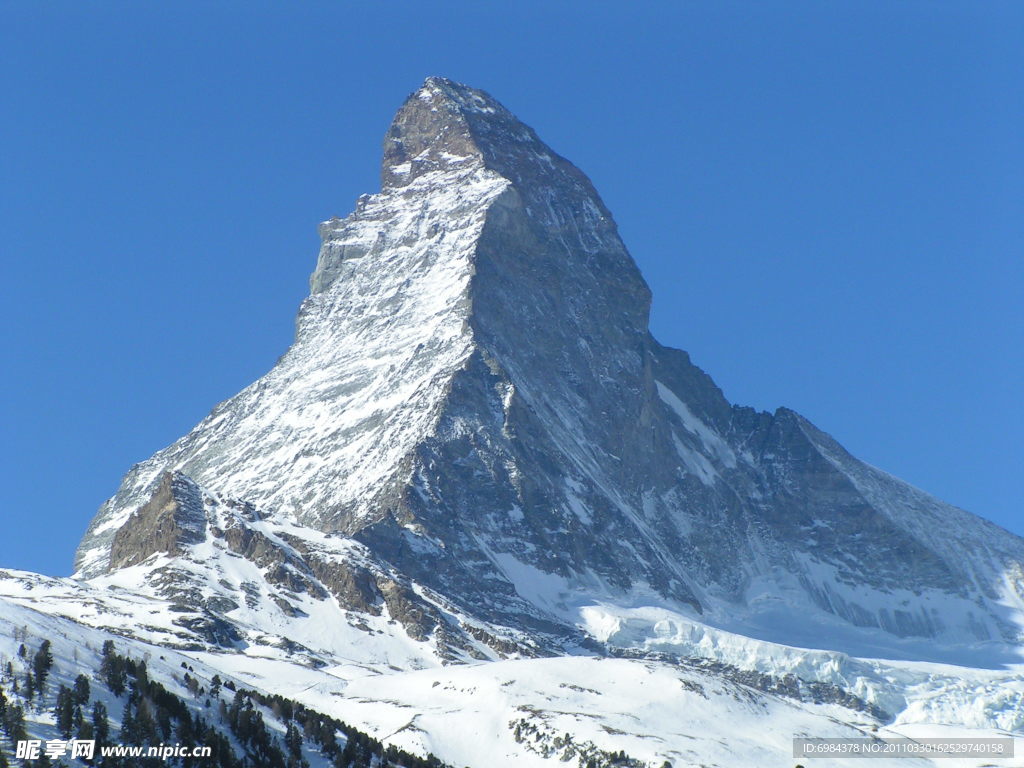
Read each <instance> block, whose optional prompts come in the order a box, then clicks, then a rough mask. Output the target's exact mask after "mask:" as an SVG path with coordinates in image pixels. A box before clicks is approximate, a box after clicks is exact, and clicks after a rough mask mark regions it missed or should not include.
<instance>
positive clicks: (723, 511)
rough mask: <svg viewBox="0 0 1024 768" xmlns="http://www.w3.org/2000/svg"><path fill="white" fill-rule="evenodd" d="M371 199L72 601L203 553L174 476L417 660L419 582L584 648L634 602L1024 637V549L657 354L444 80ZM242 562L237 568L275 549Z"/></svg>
mask: <svg viewBox="0 0 1024 768" xmlns="http://www.w3.org/2000/svg"><path fill="white" fill-rule="evenodd" d="M382 184H383V186H382V191H381V192H380V193H379V194H377V195H372V196H364V197H362V198H360V200H359V201H358V203H357V207H356V210H355V211H354V212H353V213H352V214H351V215H350V216H349V217H347V218H345V219H332V220H330V221H328V222H326V223H325V224H323V225H322V226H321V235H322V238H323V246H322V248H321V251H320V256H319V260H318V263H317V268H316V271H315V272H314V273H313V275H312V278H311V281H310V284H311V289H312V293H311V295H310V296H309V297H308V298H307V299H306V300H305V301H304V302H303V305H302V307H301V309H300V313H299V318H298V328H297V334H296V340H295V343H294V344H293V346H292V347H291V348H290V349H289V350H288V352H287V354H286V355H285V356H284V357H283V358H282V359H281V361H280V362H279V363H278V365H277V366H276V367H275V368H274V369H273V370H272V371H270V372H269V373H268V374H267V375H266V376H264V377H263V378H262V379H260V380H259V381H257V382H256V383H254V384H253V385H251V386H250V387H248V388H246V389H245V390H244V391H242V392H241V393H240V394H239V395H237V396H236V397H234V398H232V399H230V400H228V401H226V402H225V403H222V404H221V405H219V406H217V408H215V409H214V411H213V412H212V413H211V414H210V416H209V417H207V419H205V420H204V421H203V422H202V423H200V424H199V425H198V426H197V427H196V428H195V429H194V430H193V431H192V432H190V433H189V434H188V435H186V436H185V437H183V438H181V439H180V440H179V441H177V442H176V443H174V444H173V445H171V446H170V447H168V448H166V449H164V450H163V451H160V452H159V453H158V454H156V455H155V456H154V457H153V458H151V459H149V460H148V461H145V462H143V463H142V464H140V465H137V466H136V467H135V468H133V469H132V471H131V472H130V473H129V474H128V475H127V476H126V478H125V479H124V481H123V483H122V485H121V488H120V489H119V491H118V492H117V494H116V495H115V496H114V497H113V498H112V499H111V500H110V501H108V502H107V504H105V505H104V506H103V508H102V509H101V510H100V512H99V514H98V515H97V517H96V518H95V519H94V521H93V523H92V525H91V526H90V528H89V531H88V532H87V534H86V536H85V538H84V539H83V541H82V544H81V547H80V549H79V552H78V557H77V562H76V564H77V568H78V573H79V575H80V576H84V577H89V576H94V575H97V574H100V573H103V572H105V571H107V570H108V569H111V568H118V567H121V566H124V565H127V564H131V563H135V562H139V561H140V560H142V559H144V558H145V557H147V556H148V555H149V554H151V553H153V552H156V551H161V552H171V551H173V546H175V543H174V542H176V541H178V540H179V539H180V536H181V535H183V532H184V531H185V530H186V527H182V526H181V525H179V524H175V525H179V527H181V531H180V532H179V531H177V529H176V528H174V526H173V525H171V524H170V523H168V524H167V526H170V527H165V528H160V524H159V523H157V522H156V518H157V517H158V516H159V515H158V514H157V512H156V511H155V509H156V508H155V507H152V505H153V504H154V503H155V501H156V498H157V497H159V498H163V497H161V496H160V491H159V490H158V491H157V497H154V501H152V502H149V503H148V504H147V503H146V499H147V498H148V497H149V496H150V495H151V494H152V493H153V488H154V487H156V486H158V485H159V487H160V488H163V485H160V483H161V482H162V481H161V480H160V478H161V473H162V472H164V470H165V469H166V468H173V469H176V470H179V471H181V472H184V473H187V474H188V475H189V476H191V477H193V478H195V480H196V481H197V482H198V483H200V484H201V485H202V486H203V487H204V488H208V489H210V491H211V492H214V493H218V494H223V495H225V496H230V497H233V498H237V499H244V500H245V501H246V502H249V503H251V504H254V505H256V506H257V507H259V509H260V510H262V511H263V513H264V514H267V515H270V516H274V517H276V518H279V519H281V520H293V521H297V522H298V523H299V524H301V525H303V526H307V527H309V528H310V529H314V530H317V531H321V532H327V533H336V534H339V535H342V536H345V537H351V538H352V539H354V540H355V541H357V542H360V543H361V544H362V545H365V547H366V548H367V549H368V551H370V552H372V553H373V556H374V557H375V558H378V559H379V564H380V565H379V568H378V570H377V571H376V572H375V574H374V575H371V574H370V573H368V572H366V571H364V570H361V569H360V568H359V567H352V566H351V565H346V564H344V563H342V562H337V561H331V562H330V563H325V562H317V561H316V558H315V556H314V555H311V554H310V553H309V552H305V553H303V552H298V551H297V550H296V554H295V557H297V558H298V560H299V561H301V562H300V563H291V564H290V565H289V566H288V568H289V570H288V571H287V573H282V574H279V576H280V578H282V579H284V578H285V576H289V578H291V577H292V576H294V578H296V579H298V581H297V582H295V583H294V584H292V585H291V587H290V588H291V589H293V590H294V589H299V588H300V586H301V584H302V578H305V577H303V576H302V574H303V573H304V572H306V573H308V574H313V575H314V576H315V577H316V580H317V581H318V583H320V584H323V585H326V587H325V588H326V589H329V590H330V592H331V593H332V594H334V595H335V596H336V597H337V598H338V599H339V601H342V602H344V603H346V604H348V605H351V606H353V607H354V608H358V609H359V610H362V611H367V612H371V613H372V612H373V611H375V610H380V606H381V605H387V606H388V610H389V613H390V614H391V615H394V616H396V617H398V618H400V619H401V620H402V622H403V624H405V625H406V626H408V627H411V628H412V629H410V632H412V633H414V634H417V633H418V636H421V637H425V636H427V635H429V634H431V633H434V632H437V631H438V629H439V628H443V627H444V626H445V621H444V619H443V617H442V616H441V615H440V614H439V613H437V612H436V610H435V609H433V608H431V607H429V605H426V604H424V603H423V601H422V600H421V599H418V598H417V597H416V594H415V591H413V590H412V588H411V587H410V586H409V585H408V584H406V583H405V582H404V581H403V580H404V579H409V580H411V582H410V583H415V584H418V585H422V586H424V587H426V588H429V589H431V590H434V591H435V592H436V593H437V594H439V595H443V596H445V598H446V599H448V600H450V601H452V602H453V603H454V604H457V605H459V606H460V607H461V609H462V610H463V611H465V612H467V613H469V614H472V615H474V616H477V617H480V618H481V619H483V620H485V621H488V622H493V623H495V624H499V625H504V626H508V627H515V628H518V629H522V630H524V631H529V632H541V633H546V634H548V633H550V634H558V633H562V634H563V635H565V636H567V637H568V636H571V635H573V633H574V631H575V630H574V628H573V626H572V625H573V621H572V618H571V617H572V611H573V607H574V606H579V605H580V604H583V603H586V602H588V601H589V602H594V601H602V600H611V601H615V600H621V601H624V602H625V603H633V602H635V601H636V600H640V599H645V600H646V599H649V600H655V601H662V602H665V603H666V604H669V605H673V606H676V607H679V608H681V609H683V610H686V611H690V612H697V613H701V612H702V613H703V614H704V616H705V618H706V619H707V620H708V621H710V622H714V621H720V622H725V621H728V620H732V619H734V618H735V617H736V616H742V618H743V620H744V621H745V622H746V626H748V627H752V628H754V630H756V628H757V627H758V626H759V624H758V622H759V621H761V620H762V619H764V621H765V624H766V625H767V624H772V625H773V626H777V625H778V624H779V621H778V617H779V616H780V615H789V616H790V617H791V619H790V620H792V617H793V616H797V615H799V616H800V621H807V620H811V619H812V618H813V617H817V618H821V619H823V620H828V621H833V620H840V621H841V622H845V623H846V624H848V625H850V626H853V627H863V628H880V629H882V630H884V631H885V632H887V633H889V634H891V635H892V636H895V637H907V636H919V637H928V638H941V639H943V640H944V641H946V642H949V643H959V642H973V641H979V640H1005V641H1015V640H1016V639H1017V638H1018V637H1019V633H1020V627H1019V626H1018V625H1017V623H1016V620H1014V619H1013V615H1012V614H1013V610H1014V609H1013V608H1012V606H1014V605H1018V604H1020V603H1021V602H1022V601H1021V594H1022V592H1024V588H1022V586H1021V565H1020V564H1021V563H1024V541H1022V540H1021V539H1019V538H1017V537H1015V536H1013V535H1011V534H1009V533H1007V532H1006V531H1003V530H1001V529H999V528H997V527H996V526H994V525H991V524H989V523H986V522H984V521H982V520H980V519H978V518H976V517H974V516H971V515H969V514H968V513H966V512H963V511H961V510H958V509H955V508H953V507H950V506H949V505H946V504H943V503H942V502H940V501H938V500H935V499H933V498H931V497H929V496H927V495H926V494H924V493H922V492H920V491H917V490H916V489H913V488H910V487H909V486H907V485H906V484H904V483H902V482H900V481H898V480H896V479H894V478H891V477H890V476H888V475H885V474H884V473H882V472H880V471H879V470H876V469H874V468H871V467H868V466H867V465H864V464H862V463H861V462H859V461H857V460H856V459H854V458H853V457H851V456H849V454H847V453H846V452H845V451H844V450H843V449H842V448H841V447H840V446H839V445H838V444H836V443H835V441H834V440H832V439H831V438H830V437H829V436H828V435H825V434H824V433H822V432H821V431H819V430H817V429H816V428H815V427H813V425H811V424H809V423H808V422H807V421H806V420H805V419H803V418H802V417H800V416H799V415H797V414H795V413H793V412H792V411H789V410H786V409H779V410H778V411H776V412H775V413H774V414H769V413H758V412H755V411H753V410H752V409H749V408H742V407H737V406H733V405H731V404H730V403H728V402H727V401H726V400H725V398H724V397H723V395H722V393H721V392H720V390H719V389H718V388H717V387H716V386H715V384H714V383H713V381H712V380H711V379H710V378H709V377H708V376H707V375H706V374H705V373H704V372H703V371H701V370H700V369H699V368H697V367H696V366H695V365H693V364H692V362H691V361H690V359H689V357H688V356H687V355H686V353H684V352H680V351H678V350H673V349H668V348H666V347H663V346H661V345H660V344H658V342H656V341H655V340H654V339H653V338H652V337H651V335H650V333H649V331H648V310H649V305H650V292H649V290H648V288H647V286H646V284H645V283H644V281H643V279H642V277H641V276H640V274H639V272H638V270H637V267H636V265H635V264H634V262H633V261H632V259H631V258H630V256H629V254H628V252H627V251H626V248H625V246H624V245H623V243H622V241H621V240H620V238H619V236H618V233H617V230H616V227H615V224H614V222H613V220H612V218H611V215H610V214H609V212H608V211H607V209H606V208H605V206H604V204H603V203H602V202H601V200H600V198H599V196H598V195H597V193H596V192H595V191H594V189H593V187H592V186H591V184H590V182H589V181H588V180H587V179H586V177H585V176H584V175H583V174H582V173H581V172H580V171H578V170H577V169H576V168H575V167H573V166H572V165H571V164H570V163H569V162H568V161H566V160H565V159H563V158H561V157H559V156H558V155H557V154H555V153H554V152H553V151H552V150H551V149H550V148H548V147H547V146H546V145H544V144H543V142H541V141H540V139H538V138H537V136H536V134H535V133H534V132H533V131H532V130H531V129H530V128H528V127H526V126H525V125H523V124H522V123H521V122H519V121H518V120H517V119H516V118H515V117H514V116H513V115H511V114H510V113H509V112H508V111H507V110H506V109H505V108H504V107H502V106H501V105H500V104H499V103H498V102H496V101H495V100H494V99H493V98H491V97H490V96H488V95H487V94H485V93H483V92H481V91H477V90H474V89H472V88H468V87H466V86H462V85H459V84H457V83H453V82H451V81H447V80H443V79H439V78H431V79H429V80H428V81H427V82H426V83H425V84H424V86H423V87H422V88H421V89H420V90H418V91H417V92H416V93H414V94H413V95H412V96H411V97H410V98H409V100H408V101H407V102H406V103H405V105H404V106H403V107H402V108H401V109H400V110H399V112H398V115H397V116H396V118H395V121H394V123H393V124H392V126H391V128H390V129H389V131H388V134H387V136H386V138H385V146H384V163H383V169H382ZM140 507H141V509H140ZM136 510H138V511H137V512H136ZM172 517H173V516H172ZM175 519H177V518H175ZM148 530H152V531H158V533H159V535H157V536H156V543H153V542H150V541H148V540H145V541H144V539H145V538H146V537H145V536H143V535H142V532H143V531H148ZM188 530H189V531H191V530H192V529H188ZM949 531H955V534H954V535H950V534H949ZM190 535H191V534H190ZM238 536H240V537H241V536H242V534H238ZM175 537H179V538H175ZM243 539H244V537H242V538H239V539H238V541H235V542H233V543H232V547H233V548H234V549H235V550H236V551H238V552H239V553H241V554H243V556H245V557H247V558H254V559H256V560H262V559H264V558H265V557H267V556H268V553H271V552H273V551H274V549H273V547H270V548H269V549H268V548H267V547H265V546H263V544H262V543H261V542H259V540H258V539H254V538H249V539H244V540H243ZM275 556H276V555H275ZM284 562H288V561H287V558H286V559H285V561H284ZM388 568H390V569H393V573H394V574H395V575H394V576H389V577H387V578H385V579H383V580H381V577H380V574H381V573H384V572H385V571H386V570H387V569H388ZM402 617H404V618H402ZM815 620H817V619H815ZM480 631H483V630H480Z"/></svg>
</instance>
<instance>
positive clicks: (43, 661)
mask: <svg viewBox="0 0 1024 768" xmlns="http://www.w3.org/2000/svg"><path fill="white" fill-rule="evenodd" d="M52 668H53V654H52V653H50V641H49V640H43V642H42V643H41V644H40V646H39V650H38V651H36V655H35V656H33V657H32V670H33V671H34V672H35V673H36V688H38V689H39V692H40V693H42V692H43V691H44V690H45V689H46V678H47V676H48V675H49V674H50V669H52Z"/></svg>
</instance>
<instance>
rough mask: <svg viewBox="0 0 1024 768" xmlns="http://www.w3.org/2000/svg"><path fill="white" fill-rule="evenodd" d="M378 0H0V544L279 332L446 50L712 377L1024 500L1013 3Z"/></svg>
mask: <svg viewBox="0 0 1024 768" xmlns="http://www.w3.org/2000/svg"><path fill="white" fill-rule="evenodd" d="M366 5H372V8H369V9H367V8H363V9H359V8H357V7H356V4H355V3H342V2H329V3H327V2H325V3H318V2H302V3H229V2H219V3H193V2H180V1H179V2H174V3H138V2H124V3H114V2H94V3H80V2H47V3H39V2H30V1H29V0H25V2H6V1H4V2H0V249H2V256H3V266H4V269H3V280H2V286H3V288H2V290H3V293H2V296H0V299H2V301H0V312H2V315H3V316H2V328H3V332H4V344H3V360H4V365H3V375H2V377H0V402H2V407H3V413H2V414H0V416H2V423H3V433H2V438H3V439H2V443H0V480H2V488H3V493H2V500H0V514H2V523H3V530H2V534H0V566H7V567H20V568H28V569H32V570H38V571H42V572H44V573H50V574H67V573H69V572H70V565H71V557H72V552H73V549H74V547H75V545H76V544H77V541H78V539H79V537H80V536H81V534H82V532H83V531H84V529H85V527H86V525H87V523H88V521H89V519H90V517H91V516H92V515H93V513H94V512H95V510H96V508H97V507H98V506H99V504H100V503H101V502H102V501H103V500H104V499H105V498H106V497H107V496H109V495H110V494H112V493H113V492H114V490H115V489H116V488H117V485H118V482H119V480H120V477H121V476H122V474H124V472H126V471H127V470H128V468H129V467H130V466H131V464H132V463H133V462H135V461H139V460H141V459H143V458H146V457H148V456H149V455H150V454H151V453H153V452H154V451H155V450H156V449H158V448H160V447H162V446H164V445H165V444H167V443H169V442H171V441H172V440H173V439H175V438H177V437H178V436H179V435H181V434H183V433H184V432H185V431H187V430H188V429H189V428H190V427H191V426H192V425H193V424H195V423H196V422H197V421H198V420H200V419H201V418H202V417H203V416H204V415H205V414H206V413H207V412H208V411H209V410H210V408H211V407H212V406H213V405H214V404H215V403H216V402H218V401H220V400H222V399H224V398H226V397H229V396H230V395H232V394H234V393H235V392H237V391H238V390H239V389H241V388H242V387H243V386H245V385H246V384H248V383H249V382H251V381H252V380H253V379H255V378H256V377H258V376H259V375H261V374H262V373H263V372H265V371H266V370H267V369H268V368H269V367H270V366H271V365H273V363H274V361H275V359H276V358H277V356H278V355H280V354H281V353H282V352H283V351H284V350H285V348H286V347H287V345H288V343H289V341H290V339H291V334H292V329H293V318H294V315H295V311H296V308H297V306H298V304H299V301H300V300H301V298H302V297H303V296H304V295H305V293H306V280H307V277H308V274H309V272H310V271H311V270H312V268H313V265H314V261H315V257H316V251H317V246H318V240H317V236H316V225H317V223H318V222H319V221H321V220H323V219H326V218H328V217H330V216H332V215H342V216H343V215H345V214H347V213H348V212H349V211H350V209H351V208H352V205H353V202H354V200H355V198H356V197H357V196H358V195H359V194H361V193H363V192H372V191H376V190H377V188H378V178H377V168H378V161H379V154H380V145H381V139H382V136H383V133H384V130H385V129H386V127H387V125H388V122H389V120H390V118H391V116H392V114H393V112H394V110H395V109H396V108H397V107H398V106H399V104H400V103H401V102H402V100H403V99H404V98H405V96H406V95H407V94H408V93H409V92H410V91H412V90H414V89H415V88H416V87H417V86H418V85H419V83H420V82H422V80H423V78H424V77H426V76H427V75H431V74H439V75H445V76H448V77H452V78H455V79H457V80H462V81H464V82H467V83H469V84H472V85H474V86H477V87H480V88H484V89H485V90H488V91H490V92H491V93H493V94H494V95H495V96H497V97H498V98H499V99H500V100H502V101H503V102H504V103H505V104H506V105H507V106H509V107H510V108H511V109H512V110H513V111H515V112H516V113H517V114H518V115H519V116H520V117H521V118H522V119H523V120H525V121H526V122H528V123H529V124H531V125H533V127H534V128H536V129H537V131H538V132H539V133H540V135H541V136H542V137H543V138H544V139H545V140H546V141H547V142H548V143H549V144H551V145H552V146H553V147H554V148H555V149H556V150H557V151H559V152H561V153H562V154H564V155H566V156H567V157H568V158H569V159H571V160H572V161H573V162H575V163H576V164H577V165H578V166H579V167H580V168H581V169H583V170H584V171H585V172H586V173H587V174H589V175H590V176H591V178H592V179H593V180H594V182H595V184H596V186H597V188H598V189H599V190H600V192H601V194H602V195H603V197H604V199H605V201H606V202H607V203H608V205H609V207H610V208H611V210H612V211H613V213H614V214H615V216H616V219H617V220H618V222H619V225H620V228H621V231H622V235H623V237H624V239H625V240H626V243H627V245H628V246H629V247H630V250H631V251H632V253H633V256H634V258H635V259H636V260H637V262H638V263H639V264H640V267H641V269H642V270H643V273H644V275H645V276H646V277H647V280H648V281H649V283H650V284H651V287H652V289H653V291H654V310H653V327H654V331H655V334H656V336H657V337H658V338H659V339H660V340H661V341H662V342H663V343H667V344H671V345H673V346H678V347H682V348H683V349H686V350H688V351H689V352H690V353H691V355H692V356H693V359H694V360H695V361H696V362H697V363H698V364H699V365H701V366H702V367H704V368H705V369H706V370H707V371H708V372H709V373H711V375H712V376H713V377H714V378H715V380H716V381H717V382H718V384H719V385H720V386H721V387H722V388H723V389H724V391H725V393H726V395H727V396H728V397H729V398H730V399H731V400H732V401H734V402H738V403H742V404H747V405H753V406H756V407H758V408H762V409H774V408H775V407H777V406H779V405H786V406H789V407H792V408H794V409H795V410H797V411H800V412H801V413H803V414H804V415H806V416H808V417H809V418H810V419H811V420H812V421H814V422H815V423H816V424H818V426H820V427H821V428H823V429H825V430H826V431H828V432H830V433H832V434H833V435H834V436H835V437H837V438H838V439H839V440H840V442H842V443H843V444H844V445H846V446H847V447H848V448H849V449H850V450H851V451H852V452H854V453H855V454H856V455H858V456H860V457H861V458H863V459H865V460H867V461H869V462H870V463H872V464H875V465H877V466H880V467H882V468H884V469H886V470H888V471H890V472H892V473H894V474H896V475H899V476H901V477H903V478H905V479H906V480H908V481H910V482H912V483H914V484H915V485H918V486H920V487H923V488H925V489H927V490H929V491H931V492H932V493H934V494H936V495H938V496H940V497H942V498H944V499H946V500H948V501H950V502H953V503H955V504H958V505H960V506H963V507H965V508H967V509H970V510H971V511H974V512H976V513H978V514H980V515H983V516H985V517H988V518H990V519H992V520H995V521H997V522H999V523H1000V524H1002V525H1003V526H1005V527H1007V528H1010V529H1011V530H1014V531H1016V532H1017V533H1022V534H1024V504H1022V501H1024V499H1022V492H1021V479H1022V478H1024V458H1022V448H1021V444H1020V437H1019V436H1020V434H1021V432H1022V426H1024V423H1022V422H1024V418H1022V405H1021V395H1022V392H1024V360H1022V354H1024V353H1022V349H1024V320H1022V305H1024V259H1022V255H1024V215H1022V214H1024V205H1022V204H1024V149H1022V140H1021V126H1022V125H1024V54H1022V52H1021V45H1020V41H1021V40H1022V39H1024V4H1022V3H1019V2H998V1H993V2H984V3H978V2H976V0H970V1H969V2H957V3H953V2H938V1H937V0H929V1H928V2H905V1H900V2H892V0H884V1H880V2H864V1H863V0H857V1H856V2H827V3H821V2H806V3H804V2H800V3H797V2H780V1H776V2H761V1H760V0H758V1H757V2H754V1H753V0H752V1H751V2H744V3H735V2H722V0H707V1H706V2H682V1H681V0H680V1H678V2H676V1H672V2H660V3H625V2H622V3H618V4H611V3H597V2H585V3H573V2H557V3H551V2H518V3H501V4H499V3H481V2H468V1H467V2H449V3H436V4H434V3H431V4H420V3H411V2H410V3H403V2H393V3H374V4H366ZM428 5H429V6H431V7H430V8H429V9H428V7H427V6H428Z"/></svg>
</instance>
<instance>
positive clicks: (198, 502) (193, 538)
mask: <svg viewBox="0 0 1024 768" xmlns="http://www.w3.org/2000/svg"><path fill="white" fill-rule="evenodd" d="M205 537H206V516H205V515H204V514H203V499H202V493H201V492H200V490H199V487H198V486H197V485H196V484H195V483H193V482H192V481H191V480H190V479H189V478H187V477H185V476H184V475H182V474H181V473H179V472H174V473H171V472H165V473H163V474H162V475H161V476H160V482H159V484H158V485H157V487H156V490H155V491H154V492H153V496H152V498H150V500H149V501H147V502H146V503H145V504H143V505H142V506H141V507H139V508H138V509H137V510H136V511H135V512H134V513H133V514H132V515H131V517H129V518H128V521H127V522H126V523H125V524H124V525H123V526H121V527H120V528H119V529H118V530H117V533H115V534H114V537H113V541H112V542H111V544H110V568H111V569H114V568H123V567H125V566H129V565H136V564H137V563H141V562H142V561H143V560H145V559H146V558H148V557H149V556H150V555H153V554H155V553H158V552H162V553H166V554H169V555H176V554H180V553H181V552H182V551H183V549H184V547H185V546H186V545H187V544H196V543H198V542H200V541H202V540H203V539H204V538H205Z"/></svg>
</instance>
